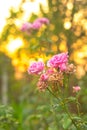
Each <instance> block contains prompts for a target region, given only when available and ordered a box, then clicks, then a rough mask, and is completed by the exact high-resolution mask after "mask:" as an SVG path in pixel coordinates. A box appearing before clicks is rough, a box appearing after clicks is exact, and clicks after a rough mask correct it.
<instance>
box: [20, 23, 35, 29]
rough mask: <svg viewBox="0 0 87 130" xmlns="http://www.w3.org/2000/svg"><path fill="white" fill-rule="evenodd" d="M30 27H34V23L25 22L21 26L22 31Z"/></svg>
mask: <svg viewBox="0 0 87 130" xmlns="http://www.w3.org/2000/svg"><path fill="white" fill-rule="evenodd" d="M29 29H32V23H28V22H26V23H23V25H22V27H21V31H28V30H29Z"/></svg>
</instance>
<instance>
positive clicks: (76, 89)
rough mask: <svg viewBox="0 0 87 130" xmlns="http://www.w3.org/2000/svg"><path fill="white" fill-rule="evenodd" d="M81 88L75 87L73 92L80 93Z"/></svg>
mask: <svg viewBox="0 0 87 130" xmlns="http://www.w3.org/2000/svg"><path fill="white" fill-rule="evenodd" d="M80 89H81V88H80V86H74V87H73V92H78V91H80Z"/></svg>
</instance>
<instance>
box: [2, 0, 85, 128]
mask: <svg viewBox="0 0 87 130" xmlns="http://www.w3.org/2000/svg"><path fill="white" fill-rule="evenodd" d="M40 17H46V18H48V19H49V21H50V24H49V25H48V26H43V27H42V28H41V29H40V30H39V31H37V32H35V33H33V34H30V35H28V34H27V33H25V32H22V31H21V29H20V28H21V26H22V24H23V23H25V22H33V21H34V20H35V19H36V18H40ZM67 51H68V52H69V56H70V62H73V63H74V64H75V65H76V67H77V70H76V74H75V75H74V76H72V77H71V79H70V87H71V86H73V85H79V86H81V92H80V103H81V112H82V113H84V118H87V117H86V116H87V0H17V1H16V0H3V1H2V2H1V4H0V104H4V105H8V106H12V107H13V108H14V110H15V117H16V118H17V120H18V121H19V124H20V125H19V126H18V128H17V130H24V129H25V128H26V130H38V129H39V130H53V129H52V128H54V127H53V126H54V124H55V123H54V122H53V120H54V115H53V114H52V113H51V111H49V103H50V101H49V100H50V98H51V97H49V94H48V93H47V92H46V93H40V92H38V90H37V88H36V83H37V79H36V78H34V77H32V76H29V75H28V73H27V69H28V66H29V64H30V63H31V61H33V60H38V59H41V60H43V61H47V60H48V59H49V57H51V56H52V55H54V54H57V53H60V52H67ZM44 95H45V96H44ZM46 104H47V107H46V106H45V105H46ZM50 113H51V114H50ZM49 124H50V126H49ZM14 130H15V129H14ZM55 130H56V128H55Z"/></svg>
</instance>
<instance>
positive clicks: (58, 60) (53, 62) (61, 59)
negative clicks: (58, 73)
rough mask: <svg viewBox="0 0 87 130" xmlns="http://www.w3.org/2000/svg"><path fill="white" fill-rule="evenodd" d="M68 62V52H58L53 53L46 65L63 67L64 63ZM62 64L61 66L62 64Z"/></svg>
mask: <svg viewBox="0 0 87 130" xmlns="http://www.w3.org/2000/svg"><path fill="white" fill-rule="evenodd" d="M67 62H68V53H60V54H57V55H54V56H53V57H52V58H51V59H50V60H49V61H48V62H47V66H48V67H53V68H58V67H59V68H61V67H62V68H61V69H65V64H66V63H67ZM62 65H63V66H62Z"/></svg>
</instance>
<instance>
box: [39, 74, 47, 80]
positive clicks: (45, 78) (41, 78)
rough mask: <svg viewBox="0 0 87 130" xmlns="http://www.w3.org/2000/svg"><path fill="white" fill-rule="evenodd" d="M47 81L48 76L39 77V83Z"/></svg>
mask: <svg viewBox="0 0 87 130" xmlns="http://www.w3.org/2000/svg"><path fill="white" fill-rule="evenodd" d="M47 79H48V75H47V74H45V73H44V74H42V75H41V76H40V80H41V81H46V80H47Z"/></svg>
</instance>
